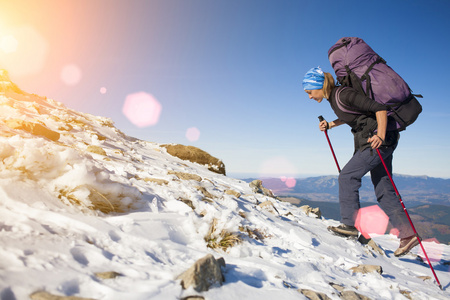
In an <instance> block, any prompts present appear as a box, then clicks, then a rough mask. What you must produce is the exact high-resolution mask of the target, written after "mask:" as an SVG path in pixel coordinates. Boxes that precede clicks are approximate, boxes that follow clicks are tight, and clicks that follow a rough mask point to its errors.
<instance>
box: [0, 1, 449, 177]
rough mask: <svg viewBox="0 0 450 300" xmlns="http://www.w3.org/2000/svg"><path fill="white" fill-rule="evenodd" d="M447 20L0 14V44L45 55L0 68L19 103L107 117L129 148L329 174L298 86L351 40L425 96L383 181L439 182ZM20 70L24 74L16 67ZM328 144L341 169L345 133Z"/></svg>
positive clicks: (430, 12)
mask: <svg viewBox="0 0 450 300" xmlns="http://www.w3.org/2000/svg"><path fill="white" fill-rule="evenodd" d="M11 2H12V3H11ZM449 13H450V1H446V0H440V1H438V0H431V1H415V0H414V1H303V0H297V1H294V0H277V1H275V0H274V1H267V0H259V1H255V0H214V1H213V0H149V1H136V0H134V1H119V0H62V1H50V0H46V1H43V0H35V1H4V0H0V38H4V37H5V36H15V37H16V40H17V41H18V44H19V46H18V47H20V45H21V43H22V41H21V40H20V37H19V36H20V35H19V33H17V32H19V28H25V27H26V28H28V29H29V28H32V30H33V32H34V33H35V35H37V36H38V37H37V38H36V37H33V38H31V37H29V38H27V39H26V40H28V42H30V41H31V40H37V41H40V42H36V43H35V44H42V46H41V47H37V46H36V47H34V46H31V47H30V46H28V47H26V49H25V50H23V51H16V53H15V54H14V53H13V54H7V53H2V51H1V50H0V67H1V68H7V69H8V71H9V72H10V77H11V79H12V80H13V81H14V82H15V83H16V84H17V85H18V86H19V87H21V88H22V89H23V90H25V91H27V92H30V93H35V94H39V95H42V96H47V97H48V98H52V99H55V100H57V101H60V102H62V103H64V104H65V105H66V106H67V107H70V108H73V109H76V110H79V111H82V112H87V113H91V114H94V115H100V116H105V117H109V118H111V119H112V120H113V121H114V122H115V125H116V127H118V128H119V129H120V130H122V131H123V132H125V133H127V134H128V135H131V136H135V137H137V138H140V139H144V140H148V141H152V142H157V143H180V144H185V145H193V146H196V147H199V148H201V149H203V150H205V151H208V152H209V153H211V154H212V155H214V156H216V157H218V158H220V159H222V160H223V161H224V163H225V165H226V168H227V172H228V173H229V174H232V175H233V174H236V173H252V174H266V175H267V174H276V175H277V176H287V177H289V176H293V175H303V176H304V175H322V174H337V171H336V166H335V164H334V161H333V159H332V156H331V153H330V150H329V148H328V144H327V142H326V139H325V136H324V134H323V133H322V132H320V131H319V130H318V126H317V125H318V119H317V116H319V115H323V116H324V117H325V118H326V119H327V120H333V119H334V118H335V115H334V113H333V112H332V110H331V109H330V107H329V105H328V104H327V103H326V102H322V103H321V104H317V103H316V102H314V101H313V100H309V99H308V97H307V94H306V93H305V92H304V91H303V90H302V87H301V81H302V78H303V75H304V74H305V72H306V71H307V70H308V69H310V68H312V67H315V66H321V67H322V68H323V69H324V71H327V72H332V69H331V66H330V64H329V62H328V58H327V51H328V49H329V48H330V47H331V46H332V45H333V44H334V43H335V42H336V41H337V40H338V39H339V38H341V37H343V36H358V37H361V38H363V39H364V40H365V41H366V42H367V43H368V44H369V45H371V47H372V48H373V49H374V50H375V51H377V52H378V53H379V54H380V55H381V56H382V57H383V58H385V59H386V61H387V62H388V64H389V65H390V66H391V67H392V68H393V69H394V70H396V71H397V72H398V73H399V74H400V75H401V76H402V77H403V78H404V79H405V80H406V81H407V82H408V84H409V85H410V86H411V88H412V89H413V90H414V92H416V93H421V94H423V95H424V99H422V100H421V103H422V105H423V108H424V111H423V113H422V114H421V115H420V117H419V119H418V121H417V122H416V123H415V124H414V125H412V126H411V127H409V128H408V129H407V130H406V131H405V132H404V133H403V134H402V137H401V140H400V144H399V147H398V148H397V150H396V152H395V154H394V156H395V159H394V172H396V173H400V174H408V175H428V176H433V177H445V178H450V170H449V167H450V158H449V153H450V141H449V133H448V128H449V122H448V117H449V115H450V101H449V99H447V98H448V96H447V95H448V92H447V86H448V84H449V79H450V76H449V75H448V74H449V73H448V70H449V67H450V62H449V59H448V53H449V48H450V33H449V28H450V20H449V18H448V15H449ZM0 41H1V40H0ZM23 43H26V41H23ZM18 49H20V48H18ZM3 52H5V51H3ZM19 52H20V53H19ZM39 53H41V54H39ZM19 54H20V60H19V58H16V59H17V62H16V61H14V60H13V59H12V58H11V57H12V55H16V56H17V57H19ZM8 55H9V56H8ZM27 59H28V60H29V61H30V63H28V64H27V65H34V64H35V65H36V67H35V68H34V69H32V70H26V69H25V67H24V66H20V63H19V62H20V61H24V60H25V61H28V60H27ZM12 62H14V63H12ZM67 65H71V66H76V67H77V69H78V70H79V72H80V74H81V75H80V76H79V78H78V80H76V83H75V84H73V83H72V84H67V82H66V81H64V80H62V79H61V72H62V70H63V69H64V67H65V66H67ZM101 88H105V89H106V93H101V92H100V89H101ZM137 92H146V93H149V94H151V95H153V96H154V97H155V98H156V99H157V100H158V101H159V103H160V104H161V106H162V112H161V115H160V118H159V121H158V123H157V124H156V125H153V126H148V127H144V128H139V127H137V126H135V125H133V123H132V122H130V120H129V119H127V117H126V116H124V115H123V114H122V106H123V103H124V101H125V99H126V97H127V95H129V94H132V93H137ZM193 127H195V128H197V129H198V131H199V132H200V137H199V138H198V140H194V141H192V140H189V139H188V138H187V137H186V131H187V129H189V128H193ZM329 136H330V139H331V142H332V144H333V147H334V149H335V151H336V154H337V157H338V160H339V162H340V164H341V167H342V166H343V165H344V164H345V163H346V162H347V161H348V159H350V157H351V155H352V153H353V139H352V134H351V133H350V128H349V127H347V126H341V127H339V128H336V129H333V130H331V131H330V132H329Z"/></svg>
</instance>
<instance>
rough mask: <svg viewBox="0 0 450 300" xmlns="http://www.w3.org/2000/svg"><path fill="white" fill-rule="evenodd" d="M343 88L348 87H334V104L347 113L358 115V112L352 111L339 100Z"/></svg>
mask: <svg viewBox="0 0 450 300" xmlns="http://www.w3.org/2000/svg"><path fill="white" fill-rule="evenodd" d="M345 89H348V87H345V86H343V87H339V88H337V89H336V93H335V99H336V104H337V106H338V107H339V109H340V110H341V111H343V112H346V113H349V114H354V115H360V114H361V113H360V112H357V111H354V110H352V109H351V108H349V107H348V106H346V105H345V104H344V103H342V101H341V97H340V96H341V92H342V91H343V90H345Z"/></svg>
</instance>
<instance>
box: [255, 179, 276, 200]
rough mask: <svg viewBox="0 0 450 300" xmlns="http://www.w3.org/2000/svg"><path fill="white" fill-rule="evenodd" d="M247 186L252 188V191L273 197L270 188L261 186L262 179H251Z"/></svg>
mask: <svg viewBox="0 0 450 300" xmlns="http://www.w3.org/2000/svg"><path fill="white" fill-rule="evenodd" d="M249 186H250V187H251V188H252V190H253V193H259V194H263V195H266V196H269V197H275V195H274V194H273V193H272V191H271V190H269V189H266V188H265V187H263V184H262V181H261V180H259V179H256V180H253V181H252V182H250V183H249Z"/></svg>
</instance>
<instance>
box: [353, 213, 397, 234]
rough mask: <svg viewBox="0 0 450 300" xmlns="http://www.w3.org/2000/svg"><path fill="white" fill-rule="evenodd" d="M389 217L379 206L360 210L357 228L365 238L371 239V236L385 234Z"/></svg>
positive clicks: (356, 222)
mask: <svg viewBox="0 0 450 300" xmlns="http://www.w3.org/2000/svg"><path fill="white" fill-rule="evenodd" d="M388 223H389V217H388V216H387V215H386V213H385V212H384V211H383V210H382V209H381V208H380V207H379V206H378V205H373V206H368V207H363V208H361V209H359V211H358V215H357V216H356V221H355V227H356V228H357V229H358V230H359V232H361V234H362V235H363V236H364V237H365V238H367V239H368V238H370V234H373V233H374V234H384V233H385V232H386V229H387V227H388Z"/></svg>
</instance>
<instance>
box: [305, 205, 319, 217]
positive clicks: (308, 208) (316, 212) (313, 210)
mask: <svg viewBox="0 0 450 300" xmlns="http://www.w3.org/2000/svg"><path fill="white" fill-rule="evenodd" d="M300 208H301V209H302V210H303V211H304V212H305V214H307V215H309V214H314V215H315V216H316V218H319V219H320V218H321V217H322V212H321V211H320V209H319V208H318V207H316V208H312V207H311V206H309V205H303V206H300Z"/></svg>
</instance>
